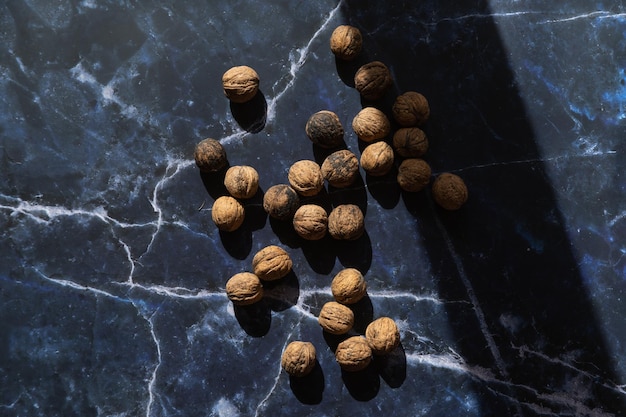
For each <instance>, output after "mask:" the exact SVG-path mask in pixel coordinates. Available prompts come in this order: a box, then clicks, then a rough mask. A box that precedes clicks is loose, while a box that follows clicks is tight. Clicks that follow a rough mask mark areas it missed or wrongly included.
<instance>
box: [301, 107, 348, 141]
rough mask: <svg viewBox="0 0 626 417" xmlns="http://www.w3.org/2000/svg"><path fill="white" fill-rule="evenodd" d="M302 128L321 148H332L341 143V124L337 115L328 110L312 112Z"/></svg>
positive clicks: (342, 132) (342, 131)
mask: <svg viewBox="0 0 626 417" xmlns="http://www.w3.org/2000/svg"><path fill="white" fill-rule="evenodd" d="M304 130H305V132H306V134H307V136H308V137H309V139H311V142H313V143H314V144H316V145H317V146H319V147H321V148H326V149H332V148H337V147H339V146H341V145H342V144H343V134H344V130H343V126H342V125H341V121H340V120H339V117H338V116H337V115H336V114H335V113H333V112H332V111H330V110H321V111H318V112H317V113H314V114H313V115H312V116H311V117H309V120H308V121H307V122H306V126H305V128H304Z"/></svg>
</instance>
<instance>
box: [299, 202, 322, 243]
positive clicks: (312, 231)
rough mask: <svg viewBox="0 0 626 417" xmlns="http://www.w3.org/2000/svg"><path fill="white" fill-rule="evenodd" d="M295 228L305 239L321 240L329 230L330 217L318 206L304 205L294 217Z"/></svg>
mask: <svg viewBox="0 0 626 417" xmlns="http://www.w3.org/2000/svg"><path fill="white" fill-rule="evenodd" d="M293 228H294V230H295V231H296V233H297V234H298V236H300V237H301V238H303V239H306V240H320V239H322V238H323V237H324V236H326V231H327V230H328V215H327V214H326V210H324V208H323V207H321V206H318V205H317V204H304V205H302V206H300V208H299V209H298V210H296V214H294V216H293Z"/></svg>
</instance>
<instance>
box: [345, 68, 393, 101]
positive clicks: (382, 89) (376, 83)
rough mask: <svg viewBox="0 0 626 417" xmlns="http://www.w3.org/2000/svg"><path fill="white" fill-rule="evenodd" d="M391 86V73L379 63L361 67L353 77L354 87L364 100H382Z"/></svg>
mask: <svg viewBox="0 0 626 417" xmlns="http://www.w3.org/2000/svg"><path fill="white" fill-rule="evenodd" d="M391 84H392V80H391V73H390V72H389V69H388V68H387V66H386V65H385V64H383V63H382V62H380V61H374V62H370V63H369V64H365V65H363V66H362V67H361V68H359V69H358V70H357V72H356V74H355V75H354V86H355V88H356V89H357V91H358V92H359V93H361V95H362V96H363V98H365V99H366V100H378V99H379V98H382V96H383V95H385V93H386V92H387V90H388V89H389V87H391Z"/></svg>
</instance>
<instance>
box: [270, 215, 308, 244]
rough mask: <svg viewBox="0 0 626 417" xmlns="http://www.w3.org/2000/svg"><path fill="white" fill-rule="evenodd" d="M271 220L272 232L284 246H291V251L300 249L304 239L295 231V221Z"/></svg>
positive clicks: (271, 218)
mask: <svg viewBox="0 0 626 417" xmlns="http://www.w3.org/2000/svg"><path fill="white" fill-rule="evenodd" d="M269 220H270V227H271V228H272V232H274V234H275V235H276V237H277V238H278V240H280V242H281V243H282V244H284V245H287V246H289V247H290V248H291V249H297V248H299V247H300V244H301V243H302V240H303V239H302V238H301V237H300V236H298V234H297V233H296V231H295V230H294V228H293V221H292V220H291V219H290V220H278V219H275V218H273V217H270V218H269Z"/></svg>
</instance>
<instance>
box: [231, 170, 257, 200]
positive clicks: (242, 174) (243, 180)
mask: <svg viewBox="0 0 626 417" xmlns="http://www.w3.org/2000/svg"><path fill="white" fill-rule="evenodd" d="M224 186H225V187H226V190H228V192H229V193H230V195H232V196H233V197H235V198H252V197H254V195H255V194H256V192H257V190H258V189H259V173H258V172H257V171H256V169H254V168H252V167H251V166H246V165H241V166H232V167H230V168H228V170H227V171H226V176H225V177H224Z"/></svg>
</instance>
